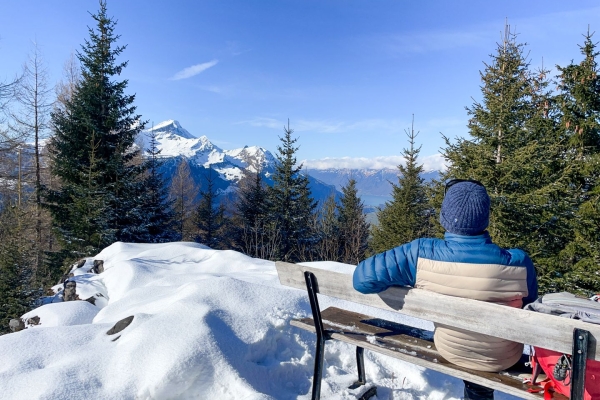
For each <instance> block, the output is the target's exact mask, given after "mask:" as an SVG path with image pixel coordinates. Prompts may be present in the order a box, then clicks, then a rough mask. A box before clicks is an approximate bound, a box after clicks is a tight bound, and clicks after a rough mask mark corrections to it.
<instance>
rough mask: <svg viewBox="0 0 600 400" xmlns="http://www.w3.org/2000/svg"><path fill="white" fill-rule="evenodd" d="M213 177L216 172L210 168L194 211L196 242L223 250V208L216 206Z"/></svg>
mask: <svg viewBox="0 0 600 400" xmlns="http://www.w3.org/2000/svg"><path fill="white" fill-rule="evenodd" d="M215 175H216V172H214V171H213V169H212V168H210V169H209V170H208V172H207V176H206V182H207V185H206V189H205V190H202V191H201V192H200V202H199V203H198V207H197V209H196V226H197V228H198V235H197V236H196V242H198V243H202V244H205V245H207V246H208V247H210V248H213V249H223V248H224V247H225V246H224V244H225V242H226V238H225V237H224V231H225V228H226V226H225V223H226V219H225V207H224V206H223V204H217V191H216V189H215V178H216V176H215Z"/></svg>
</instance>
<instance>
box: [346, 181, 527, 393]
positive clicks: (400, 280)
mask: <svg viewBox="0 0 600 400" xmlns="http://www.w3.org/2000/svg"><path fill="white" fill-rule="evenodd" d="M489 216H490V198H489V196H488V193H487V191H486V189H485V187H484V186H483V185H482V184H481V183H480V182H477V181H474V180H463V179H453V180H451V181H449V182H448V183H447V184H446V189H445V197H444V200H443V203H442V209H441V212H440V223H441V224H442V226H443V227H444V229H445V230H446V233H445V236H444V239H443V240H442V239H433V238H421V239H416V240H414V241H412V242H410V243H406V244H403V245H401V246H398V247H395V248H393V249H391V250H388V251H385V252H383V253H380V254H376V255H374V256H372V257H370V258H367V259H366V260H364V261H362V262H360V263H359V264H358V266H357V267H356V269H355V271H354V275H353V285H354V288H355V289H356V290H358V291H359V292H361V293H365V294H367V293H379V292H382V291H384V290H386V289H387V288H388V287H390V286H412V287H415V288H420V289H425V290H430V291H432V292H436V293H441V294H445V295H449V296H455V297H462V298H469V299H475V300H481V301H487V302H492V303H497V304H502V305H506V306H509V307H523V306H524V305H526V304H529V303H531V302H533V301H534V300H536V299H537V296H538V286H537V278H536V273H535V268H534V266H533V263H532V262H531V259H530V258H529V256H528V255H527V254H526V253H525V252H524V251H522V250H518V249H508V250H507V249H503V248H501V247H499V246H497V245H495V244H494V243H493V242H492V239H491V238H490V235H489V233H488V232H487V231H486V228H487V227H488V224H489ZM434 343H435V346H436V348H437V350H438V352H439V353H440V355H442V356H443V357H444V358H445V359H446V360H448V361H449V362H451V363H453V364H456V365H459V366H461V367H465V368H469V369H474V370H478V371H490V372H497V371H502V370H504V369H507V368H508V367H510V366H512V365H514V364H515V363H516V362H517V361H519V359H520V358H521V355H522V353H523V344H521V343H515V342H511V341H508V340H504V339H499V338H495V337H491V336H487V335H482V334H478V333H472V332H469V331H464V330H459V329H453V328H452V329H451V328H448V327H445V326H443V325H439V324H436V329H435V334H434ZM464 394H465V399H493V398H494V391H493V389H488V388H486V387H483V386H481V385H476V384H474V383H471V382H467V381H465V390H464Z"/></svg>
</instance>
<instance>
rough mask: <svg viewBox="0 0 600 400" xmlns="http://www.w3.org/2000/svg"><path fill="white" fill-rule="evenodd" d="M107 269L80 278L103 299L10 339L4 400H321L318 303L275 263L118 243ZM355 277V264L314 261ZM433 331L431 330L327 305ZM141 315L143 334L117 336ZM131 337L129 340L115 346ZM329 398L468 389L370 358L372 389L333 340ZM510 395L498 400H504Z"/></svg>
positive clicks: (138, 324) (138, 323)
mask: <svg viewBox="0 0 600 400" xmlns="http://www.w3.org/2000/svg"><path fill="white" fill-rule="evenodd" d="M95 259H98V260H104V268H105V271H104V272H103V273H101V274H97V275H96V274H93V273H89V272H86V271H87V270H88V269H89V268H88V267H89V266H90V265H91V262H92V259H90V260H88V263H87V264H86V266H84V267H82V268H79V269H77V270H75V274H76V275H75V277H74V278H71V279H74V280H75V281H76V282H77V293H78V295H79V297H80V298H87V297H89V296H92V295H97V293H101V294H102V296H103V297H104V298H102V297H100V301H97V302H96V305H92V304H90V303H88V302H86V301H71V302H57V303H51V304H46V305H44V306H42V307H40V308H38V309H36V310H33V311H31V312H30V313H28V314H26V315H25V317H26V318H30V317H33V316H38V317H40V325H37V326H31V327H29V328H28V329H25V330H23V331H20V332H17V333H11V334H7V335H4V336H0V354H2V362H1V363H0V387H1V388H2V390H0V399H11V400H14V399H58V398H63V399H167V398H169V399H173V398H177V399H179V398H184V399H187V398H203V399H261V400H263V399H277V400H279V399H309V398H310V395H309V392H310V385H311V380H312V372H313V354H314V345H315V335H314V334H312V333H309V332H306V331H303V330H300V329H297V328H295V327H292V326H290V324H289V322H290V319H292V318H294V317H300V316H307V315H309V314H310V306H309V304H308V300H307V297H306V293H305V292H303V291H300V290H295V289H291V288H287V287H283V286H281V285H280V284H279V280H278V278H277V273H276V271H275V266H274V263H272V262H270V261H265V260H260V259H253V258H250V257H247V256H245V255H242V254H240V253H237V252H234V251H218V250H211V249H209V248H207V247H206V246H203V245H200V244H195V243H186V242H179V243H169V244H124V243H115V244H113V245H111V246H110V247H108V248H106V249H104V250H103V251H102V252H101V253H100V254H98V255H97V256H96V257H95ZM311 265H314V266H316V267H319V268H326V269H335V270H337V271H342V272H347V273H352V271H353V268H354V267H353V266H350V265H345V264H339V263H332V262H327V263H311ZM320 302H321V307H322V308H325V307H328V306H332V305H337V306H341V307H344V308H348V309H351V310H355V311H356V312H362V313H366V314H371V315H374V316H376V317H380V318H386V319H392V320H396V321H399V322H403V321H404V322H405V323H408V324H411V325H414V326H418V327H421V328H425V329H432V326H431V325H430V324H429V323H426V322H423V321H418V320H412V319H411V320H407V319H404V318H403V317H402V316H400V315H399V314H396V313H391V312H385V311H382V310H376V309H370V308H367V307H363V306H359V305H354V306H352V305H349V304H347V303H344V302H342V301H339V300H335V299H330V298H326V297H323V298H321V300H320ZM129 316H134V319H133V321H132V323H131V325H129V326H127V327H126V328H125V329H124V330H123V331H121V332H119V334H116V335H107V331H109V329H111V327H113V325H114V324H115V323H116V322H117V321H119V320H121V319H123V318H126V317H129ZM117 336H119V338H118V340H115V338H116V337H117ZM325 347H326V354H325V369H324V377H323V384H322V398H323V399H356V398H357V397H360V395H361V394H362V393H363V392H364V391H365V390H366V389H367V388H368V387H369V386H371V385H376V386H377V387H378V395H377V397H376V398H375V399H413V398H419V399H432V400H433V399H440V400H441V399H447V398H459V397H461V395H462V382H461V381H458V380H457V379H454V378H451V377H448V376H445V375H441V374H439V373H436V372H434V371H430V370H425V369H423V368H420V367H417V366H414V365H412V364H406V363H404V362H402V361H399V360H395V359H392V358H389V357H386V356H383V355H378V354H375V353H372V352H369V351H367V352H365V367H366V374H367V379H368V382H369V384H368V385H367V387H362V388H358V389H354V390H350V389H347V387H348V386H349V385H350V384H352V382H353V381H354V380H355V379H356V365H355V358H354V348H353V347H352V346H350V345H347V344H345V343H341V342H338V341H331V342H327V344H326V346H325ZM506 397H507V396H503V395H500V396H497V397H496V398H497V399H501V398H506Z"/></svg>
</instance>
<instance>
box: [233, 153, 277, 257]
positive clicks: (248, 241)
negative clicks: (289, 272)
mask: <svg viewBox="0 0 600 400" xmlns="http://www.w3.org/2000/svg"><path fill="white" fill-rule="evenodd" d="M254 161H256V160H254ZM252 167H253V168H252V169H253V171H251V170H250V168H246V169H245V170H244V176H243V177H242V179H241V180H240V183H239V189H238V193H237V194H238V197H237V202H236V212H235V222H234V227H233V230H234V236H235V240H234V241H235V243H236V246H237V247H238V248H239V249H240V250H241V251H243V252H244V253H246V254H248V255H251V256H252V257H260V258H265V256H266V254H265V251H266V250H267V249H266V248H265V246H268V243H269V241H270V238H269V237H268V235H269V234H270V233H271V232H270V230H269V229H268V224H269V221H268V219H267V216H268V205H267V188H266V185H265V183H264V182H263V178H262V176H261V170H260V167H259V165H258V162H253V163H252Z"/></svg>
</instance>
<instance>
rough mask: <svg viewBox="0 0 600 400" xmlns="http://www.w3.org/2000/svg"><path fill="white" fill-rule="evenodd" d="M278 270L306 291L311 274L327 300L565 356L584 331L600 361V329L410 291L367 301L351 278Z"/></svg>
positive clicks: (286, 266) (285, 281) (295, 267)
mask: <svg viewBox="0 0 600 400" xmlns="http://www.w3.org/2000/svg"><path fill="white" fill-rule="evenodd" d="M275 265H276V267H277V273H278V275H279V281H280V282H281V284H282V285H284V286H290V287H294V288H297V289H304V290H306V283H305V280H304V271H310V272H312V273H314V274H315V276H316V277H317V281H318V286H319V293H320V294H323V295H326V296H330V297H335V298H338V299H342V300H348V301H351V302H354V303H359V304H363V305H367V306H372V307H377V308H381V309H384V310H390V311H397V312H400V313H402V314H405V315H409V316H411V317H416V318H421V319H424V320H427V321H431V322H434V323H438V324H443V325H447V326H451V327H454V328H459V329H466V330H469V331H472V332H477V333H482V334H484V335H490V336H494V337H498V338H502V339H507V340H512V341H514V342H519V343H526V344H530V345H533V346H538V347H543V348H546V349H549V350H554V351H558V352H561V353H565V354H571V351H572V345H573V329H574V328H579V329H585V330H587V331H588V332H589V333H590V335H589V342H588V359H592V360H600V347H599V343H598V341H597V340H596V339H597V338H600V325H595V324H589V323H585V322H582V321H579V320H574V319H569V318H562V317H557V316H552V315H547V314H540V313H536V312H532V311H525V310H521V309H517V308H512V307H506V306H501V305H498V304H493V303H486V302H482V301H477V300H471V299H463V298H459V297H451V296H446V295H442V294H437V293H433V292H429V291H426V290H421V289H413V288H408V287H407V288H404V287H392V288H389V289H388V290H386V291H384V292H381V293H378V294H367V295H365V294H361V293H359V292H357V291H356V290H354V287H353V286H352V275H347V274H342V273H339V272H333V271H327V270H322V269H318V268H314V267H307V266H303V265H299V264H291V263H285V262H281V261H278V262H276V263H275Z"/></svg>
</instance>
